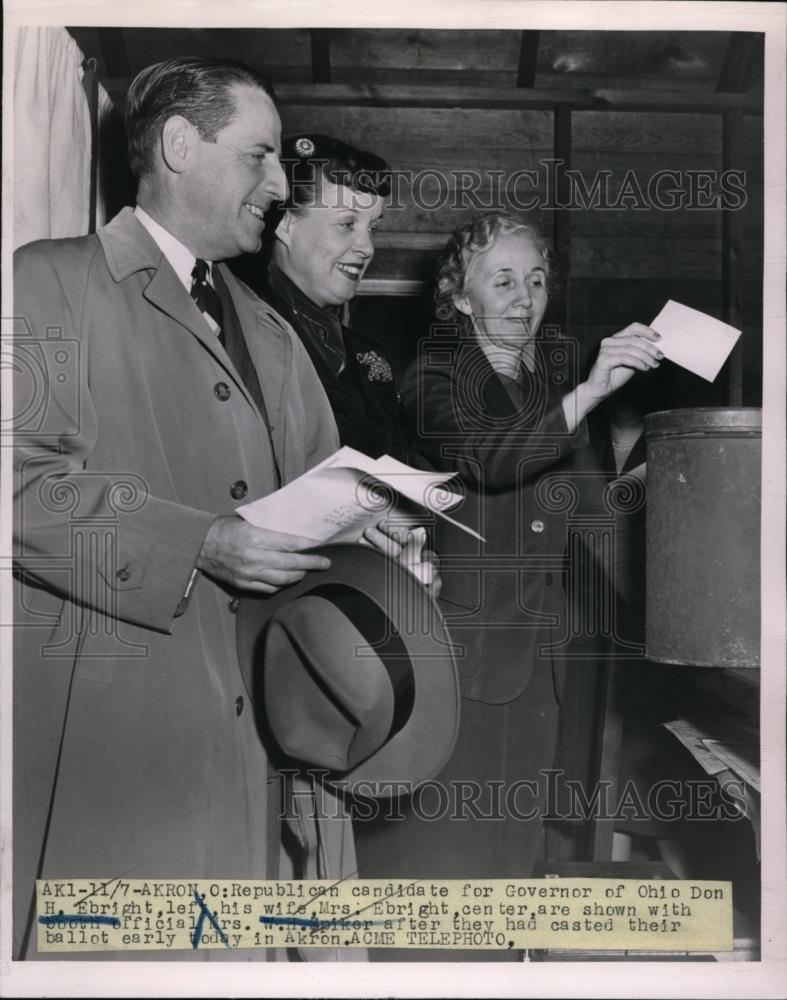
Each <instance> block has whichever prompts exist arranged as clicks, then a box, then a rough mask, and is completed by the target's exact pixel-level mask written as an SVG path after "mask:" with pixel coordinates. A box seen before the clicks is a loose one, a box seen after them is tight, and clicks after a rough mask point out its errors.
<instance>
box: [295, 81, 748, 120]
mask: <svg viewBox="0 0 787 1000" xmlns="http://www.w3.org/2000/svg"><path fill="white" fill-rule="evenodd" d="M276 92H277V95H278V100H279V103H281V104H283V105H296V104H301V105H303V104H310V105H315V106H319V105H346V106H349V107H353V106H354V107H362V106H367V107H399V108H402V107H424V108H498V109H505V108H512V109H518V108H530V109H538V108H542V109H551V108H554V107H555V106H556V105H558V104H564V105H567V106H569V107H571V108H574V109H577V110H583V109H584V110H593V111H603V110H610V111H676V112H679V111H687V112H688V111H700V112H721V111H725V110H730V109H732V108H740V109H741V110H742V111H744V112H749V113H754V114H756V113H760V114H761V113H762V102H761V100H760V99H759V97H758V95H756V94H755V95H749V94H702V93H672V92H661V91H658V92H655V91H654V92H648V91H636V92H631V91H627V90H595V91H592V90H572V89H569V88H565V89H560V90H546V89H541V88H538V87H534V88H526V87H519V88H514V87H512V88H505V87H464V86H454V87H432V86H407V85H389V86H376V85H374V84H319V85H310V84H298V83H282V84H279V85H278V86H277V88H276Z"/></svg>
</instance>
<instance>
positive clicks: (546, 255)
mask: <svg viewBox="0 0 787 1000" xmlns="http://www.w3.org/2000/svg"><path fill="white" fill-rule="evenodd" d="M508 233H517V234H521V235H522V236H525V237H527V239H529V240H530V242H531V243H532V244H533V246H534V247H535V248H536V249H537V250H538V252H539V253H540V254H541V256H542V258H543V260H544V271H545V273H546V276H547V287H548V288H549V286H550V282H549V277H550V274H551V272H552V270H553V262H552V254H551V251H550V249H549V246H548V244H547V243H546V241H545V240H544V238H543V236H542V235H541V233H540V232H539V231H538V230H537V229H536V228H535V226H530V225H528V224H527V223H526V222H522V221H521V219H518V218H517V217H516V216H515V215H511V214H510V213H509V212H499V211H493V212H482V213H480V214H478V215H474V216H473V218H472V219H470V220H469V221H468V222H465V223H464V224H463V225H461V226H459V228H458V229H456V230H455V231H454V233H453V235H452V236H451V238H450V239H449V241H448V243H446V245H445V248H444V250H443V252H442V253H441V254H440V258H439V260H438V262H437V271H436V275H435V278H436V288H435V293H434V304H435V316H436V317H437V318H438V319H439V320H441V321H442V322H444V323H458V324H460V325H465V324H466V323H467V321H468V318H467V317H466V316H465V315H464V314H463V313H461V312H460V311H459V310H458V309H457V308H456V305H455V303H454V300H455V299H457V298H460V297H461V296H462V295H464V294H465V293H466V291H467V280H468V276H469V274H470V271H471V270H472V266H473V262H474V261H475V259H476V257H478V255H479V254H482V253H486V252H487V251H488V250H491V249H492V247H493V246H494V245H495V242H496V241H497V238H498V236H502V235H504V234H508Z"/></svg>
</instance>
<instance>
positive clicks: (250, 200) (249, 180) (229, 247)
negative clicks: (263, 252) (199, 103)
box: [183, 85, 287, 260]
mask: <svg viewBox="0 0 787 1000" xmlns="http://www.w3.org/2000/svg"><path fill="white" fill-rule="evenodd" d="M231 93H232V95H233V96H234V98H235V109H236V113H235V116H234V117H233V119H232V120H231V121H230V123H229V125H227V126H226V127H225V128H223V129H222V130H221V131H220V132H219V133H218V134H217V136H216V141H215V142H208V141H205V140H204V139H200V140H199V142H198V143H197V147H196V155H195V158H194V161H193V164H192V165H191V167H190V169H189V172H188V177H187V178H184V180H185V181H186V188H185V191H184V193H185V195H186V200H185V205H184V206H183V207H184V208H185V209H186V210H187V211H188V212H189V213H190V214H191V219H190V220H189V226H190V228H191V229H192V232H193V233H194V236H195V238H194V240H192V243H193V246H192V247H191V249H192V250H194V252H195V253H196V254H197V256H199V257H205V258H206V259H207V260H225V259H226V258H227V257H237V256H238V255H239V254H241V253H256V252H257V251H258V250H259V249H260V245H261V242H262V241H261V237H262V231H263V228H264V224H263V221H262V217H263V215H264V214H265V211H266V209H267V208H268V207H269V206H270V205H271V203H272V202H276V201H283V200H284V199H285V198H286V197H287V181H286V179H285V176H284V171H283V170H282V167H281V164H280V162H279V153H280V152H281V122H280V121H279V115H278V112H277V111H276V108H275V107H274V105H273V102H272V101H271V99H270V98H269V97H268V95H267V94H266V93H265V92H264V91H263V90H260V89H258V88H256V87H251V86H246V85H236V86H234V87H232V88H231Z"/></svg>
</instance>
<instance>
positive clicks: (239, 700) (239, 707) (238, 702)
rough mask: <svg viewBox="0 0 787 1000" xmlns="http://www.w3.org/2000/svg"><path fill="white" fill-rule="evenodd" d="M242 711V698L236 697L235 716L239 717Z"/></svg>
mask: <svg viewBox="0 0 787 1000" xmlns="http://www.w3.org/2000/svg"><path fill="white" fill-rule="evenodd" d="M242 711H243V698H242V697H241V696H240V695H238V697H237V698H236V699H235V714H236V715H240V713H241V712H242Z"/></svg>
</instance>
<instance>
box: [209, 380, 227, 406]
mask: <svg viewBox="0 0 787 1000" xmlns="http://www.w3.org/2000/svg"><path fill="white" fill-rule="evenodd" d="M213 395H214V396H215V397H216V399H220V400H221V401H222V403H223V402H224V401H225V400H227V399H229V398H230V396H231V395H232V392H231V391H230V387H229V386H228V385H227V383H226V382H217V383H216V384H215V385H214V386H213Z"/></svg>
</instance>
